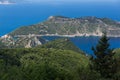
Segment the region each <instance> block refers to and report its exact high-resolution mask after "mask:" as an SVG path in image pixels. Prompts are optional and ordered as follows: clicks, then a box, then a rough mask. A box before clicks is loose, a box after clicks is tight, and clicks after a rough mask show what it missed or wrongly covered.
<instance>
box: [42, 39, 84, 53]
mask: <svg viewBox="0 0 120 80" xmlns="http://www.w3.org/2000/svg"><path fill="white" fill-rule="evenodd" d="M40 47H42V48H53V49H61V50H72V51H75V52H79V53H83V54H84V52H83V51H82V50H80V49H79V48H78V47H76V46H75V45H74V44H73V43H72V42H71V41H70V40H69V39H68V38H60V39H56V40H54V41H50V42H47V43H46V44H44V45H42V46H40Z"/></svg>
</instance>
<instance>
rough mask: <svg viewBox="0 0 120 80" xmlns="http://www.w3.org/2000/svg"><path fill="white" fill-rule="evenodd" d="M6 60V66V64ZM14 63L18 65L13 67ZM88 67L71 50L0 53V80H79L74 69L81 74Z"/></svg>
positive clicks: (82, 59)
mask: <svg viewBox="0 0 120 80" xmlns="http://www.w3.org/2000/svg"><path fill="white" fill-rule="evenodd" d="M6 56H7V59H8V62H6V60H7V59H6ZM4 58H5V59H4ZM14 62H17V63H19V64H20V65H18V64H16V63H15V64H13V63H14ZM6 63H7V65H6ZM88 64H89V61H88V58H87V57H85V56H84V55H82V54H79V53H76V52H74V51H71V50H59V49H47V48H29V49H1V50H0V69H1V72H0V79H1V80H81V77H79V72H78V69H82V67H84V70H86V69H87V68H88ZM83 72H84V71H83ZM82 76H84V75H82Z"/></svg>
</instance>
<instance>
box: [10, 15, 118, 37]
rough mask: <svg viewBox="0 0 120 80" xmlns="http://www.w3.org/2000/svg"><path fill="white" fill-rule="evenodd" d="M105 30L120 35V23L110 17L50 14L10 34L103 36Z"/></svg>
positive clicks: (111, 34)
mask: <svg viewBox="0 0 120 80" xmlns="http://www.w3.org/2000/svg"><path fill="white" fill-rule="evenodd" d="M103 31H106V32H107V34H108V36H111V37H120V23H119V22H117V21H114V20H111V19H108V18H97V17H81V18H68V17H63V16H50V17H49V18H48V19H47V20H46V21H44V22H41V23H39V24H35V25H30V26H23V27H20V28H18V29H16V30H15V31H13V32H11V33H10V34H9V35H11V36H17V35H29V34H34V35H50V36H51V35H57V36H72V37H73V36H101V35H102V32H103Z"/></svg>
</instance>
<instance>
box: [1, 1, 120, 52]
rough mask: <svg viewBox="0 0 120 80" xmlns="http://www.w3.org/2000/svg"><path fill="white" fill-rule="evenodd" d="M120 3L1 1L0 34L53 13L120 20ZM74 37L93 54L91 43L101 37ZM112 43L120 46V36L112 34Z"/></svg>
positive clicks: (38, 20)
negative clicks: (7, 2) (116, 36)
mask: <svg viewBox="0 0 120 80" xmlns="http://www.w3.org/2000/svg"><path fill="white" fill-rule="evenodd" d="M119 7H120V5H119V3H117V2H114V3H113V2H110V3H94V2H93V3H92V2H65V3H64V2H63V3H62V2H60V3H57V2H55V3H54V2H44V3H43V2H39V3H29V2H28V3H16V4H8V5H2V4H0V36H3V35H5V34H8V33H10V32H12V31H13V30H15V29H17V28H19V27H22V26H28V25H32V24H37V23H40V22H43V21H45V20H47V19H48V17H49V16H66V17H70V18H79V17H83V16H96V17H100V18H104V17H106V18H110V19H113V20H115V21H120V8H119ZM51 38H53V37H51ZM53 39H54V38H53ZM70 39H71V41H72V42H73V43H74V44H75V45H76V46H77V47H79V48H81V49H82V50H84V51H85V52H86V53H90V54H92V51H91V46H94V45H95V44H97V40H98V38H97V37H75V38H70ZM110 43H111V48H120V38H111V39H110Z"/></svg>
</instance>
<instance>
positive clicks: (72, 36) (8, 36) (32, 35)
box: [0, 34, 120, 38]
mask: <svg viewBox="0 0 120 80" xmlns="http://www.w3.org/2000/svg"><path fill="white" fill-rule="evenodd" d="M43 36H51V37H54V36H56V37H71V38H74V37H101V36H102V35H87V36H86V35H58V34H45V35H37V34H29V35H15V36H11V35H9V34H6V35H3V36H0V38H10V37H43ZM107 36H108V37H110V38H120V35H116V36H113V35H107Z"/></svg>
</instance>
